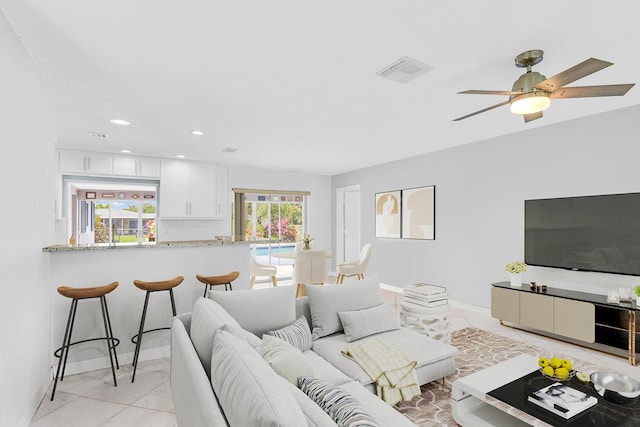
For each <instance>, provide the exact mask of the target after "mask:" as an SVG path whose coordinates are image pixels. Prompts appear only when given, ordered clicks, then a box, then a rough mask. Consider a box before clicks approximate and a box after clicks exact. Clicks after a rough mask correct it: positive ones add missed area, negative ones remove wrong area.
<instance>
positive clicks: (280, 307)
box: [209, 286, 296, 337]
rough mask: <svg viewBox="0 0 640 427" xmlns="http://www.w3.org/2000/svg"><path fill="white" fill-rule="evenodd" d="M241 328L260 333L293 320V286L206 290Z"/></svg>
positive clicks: (294, 288) (294, 293)
mask: <svg viewBox="0 0 640 427" xmlns="http://www.w3.org/2000/svg"><path fill="white" fill-rule="evenodd" d="M209 297H210V298H211V299H212V300H214V301H216V302H217V303H218V304H220V305H221V306H222V307H224V309H225V310H227V312H229V314H230V315H232V316H233V318H234V319H236V320H237V321H238V323H239V324H240V326H242V328H243V329H246V330H247V331H249V332H251V333H253V334H254V335H256V336H258V337H261V336H262V335H264V334H265V333H267V331H273V330H275V329H280V328H282V327H284V326H287V325H288V324H290V323H292V322H293V321H295V320H296V287H295V286H279V287H277V288H267V289H249V290H240V291H231V292H209Z"/></svg>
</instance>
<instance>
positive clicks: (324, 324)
mask: <svg viewBox="0 0 640 427" xmlns="http://www.w3.org/2000/svg"><path fill="white" fill-rule="evenodd" d="M307 295H308V296H309V308H310V310H311V324H312V325H313V329H312V331H311V337H312V338H313V339H314V340H316V339H318V338H320V337H324V336H326V335H331V334H335V333H336V332H340V331H342V323H341V322H340V318H339V317H338V312H340V311H353V310H362V309H363V308H369V307H373V306H376V305H380V304H382V295H381V294H380V281H379V280H378V276H377V275H374V276H369V277H367V278H365V279H363V280H358V281H355V282H348V283H345V284H343V285H324V286H307Z"/></svg>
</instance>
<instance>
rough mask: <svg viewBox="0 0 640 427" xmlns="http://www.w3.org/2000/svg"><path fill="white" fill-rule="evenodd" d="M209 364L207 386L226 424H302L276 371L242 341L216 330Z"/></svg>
mask: <svg viewBox="0 0 640 427" xmlns="http://www.w3.org/2000/svg"><path fill="white" fill-rule="evenodd" d="M211 366H213V369H212V372H211V385H212V386H213V390H214V391H215V393H216V395H217V396H218V400H219V401H220V406H221V407H222V409H223V410H224V414H225V416H226V418H227V421H228V422H229V425H232V426H257V425H259V426H269V427H270V426H274V427H275V426H278V427H285V426H291V427H300V426H304V425H306V418H305V416H304V414H303V413H302V410H301V409H300V407H299V406H298V404H297V402H296V400H295V398H294V397H293V396H292V395H291V393H290V392H289V391H288V390H287V388H286V386H285V385H284V384H283V383H282V381H281V379H280V377H279V376H278V374H276V373H275V372H274V371H273V369H271V368H270V367H269V365H268V364H267V362H266V361H265V360H264V359H263V358H262V357H260V355H259V354H258V353H257V352H256V351H255V350H254V349H253V348H251V346H250V345H249V344H248V343H247V342H246V341H243V340H241V339H239V338H237V337H235V336H233V335H231V334H230V333H229V332H227V331H224V330H218V331H217V332H216V334H215V337H214V339H213V355H212V357H211Z"/></svg>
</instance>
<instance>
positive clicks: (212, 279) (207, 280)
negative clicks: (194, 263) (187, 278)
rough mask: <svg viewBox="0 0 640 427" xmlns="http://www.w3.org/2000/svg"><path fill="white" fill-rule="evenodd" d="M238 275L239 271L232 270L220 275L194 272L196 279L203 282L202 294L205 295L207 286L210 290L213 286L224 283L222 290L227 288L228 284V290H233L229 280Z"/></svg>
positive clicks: (234, 278) (231, 280)
mask: <svg viewBox="0 0 640 427" xmlns="http://www.w3.org/2000/svg"><path fill="white" fill-rule="evenodd" d="M238 276H240V273H239V272H237V271H232V272H231V273H229V274H224V275H222V276H201V275H200V274H196V279H198V280H199V281H200V282H201V283H204V285H205V286H204V295H202V296H203V297H206V296H207V288H209V290H211V288H212V287H213V286H216V285H224V290H225V291H226V290H227V286H229V290H233V287H231V282H233V281H234V280H236V279H237V278H238Z"/></svg>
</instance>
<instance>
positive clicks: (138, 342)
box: [131, 291, 151, 382]
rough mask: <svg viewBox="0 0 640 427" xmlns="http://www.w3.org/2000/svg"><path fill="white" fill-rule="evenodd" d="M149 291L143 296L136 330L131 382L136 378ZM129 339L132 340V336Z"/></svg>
mask: <svg viewBox="0 0 640 427" xmlns="http://www.w3.org/2000/svg"><path fill="white" fill-rule="evenodd" d="M150 293H151V292H150V291H147V296H146V297H145V298H144V308H143V309H142V319H140V329H139V330H138V335H137V336H136V337H137V341H136V351H135V353H134V355H133V376H132V377H131V382H134V381H135V379H136V369H137V368H138V356H139V355H140V345H141V344H142V334H143V331H144V320H145V318H146V317H147V305H148V304H149V294H150ZM136 337H134V338H136ZM131 340H132V341H133V338H132V339H131Z"/></svg>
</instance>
